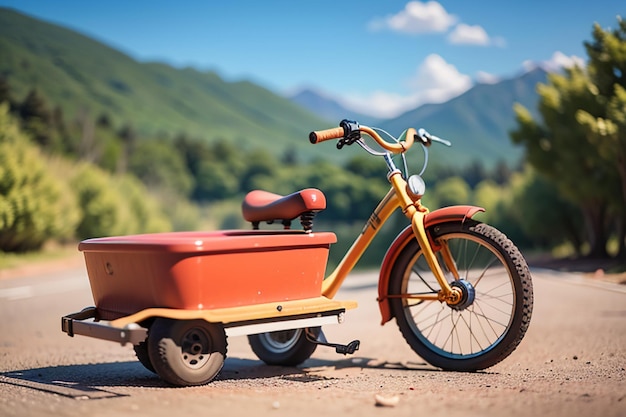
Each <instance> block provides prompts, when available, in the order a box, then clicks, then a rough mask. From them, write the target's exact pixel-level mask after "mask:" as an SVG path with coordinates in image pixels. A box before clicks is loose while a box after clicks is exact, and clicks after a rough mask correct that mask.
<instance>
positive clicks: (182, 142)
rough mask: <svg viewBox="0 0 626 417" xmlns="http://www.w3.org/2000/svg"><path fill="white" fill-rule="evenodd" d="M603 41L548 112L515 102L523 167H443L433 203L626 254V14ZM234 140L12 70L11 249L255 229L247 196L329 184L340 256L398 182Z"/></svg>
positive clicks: (522, 241) (1, 130) (539, 239)
mask: <svg viewBox="0 0 626 417" xmlns="http://www.w3.org/2000/svg"><path fill="white" fill-rule="evenodd" d="M592 38H593V39H592V40H591V41H588V42H585V47H586V50H587V53H588V63H587V65H586V68H578V67H575V68H570V69H567V70H566V71H565V72H564V73H560V74H550V75H549V77H548V82H547V83H546V84H539V85H538V86H537V91H538V92H539V95H540V102H539V104H538V114H540V116H541V117H539V118H538V119H537V118H533V116H532V115H531V114H532V112H531V111H530V110H534V109H527V108H525V107H522V106H521V105H518V106H516V108H515V112H516V117H517V119H516V128H515V129H514V130H513V131H512V132H511V139H512V141H513V142H514V143H517V144H520V145H522V146H523V147H524V150H525V157H524V160H523V161H522V163H520V164H519V166H516V167H510V166H508V165H507V164H506V163H505V162H504V161H502V162H500V163H497V164H496V165H495V166H494V167H490V168H485V167H484V166H483V165H482V164H481V163H479V162H475V163H472V164H469V165H466V166H456V165H454V166H445V165H441V164H433V165H432V169H429V170H427V171H426V173H425V174H424V179H425V181H426V184H427V191H426V194H425V196H424V198H423V201H424V203H425V205H427V206H428V207H430V208H431V209H435V208H437V207H443V206H448V205H454V204H475V205H478V206H481V207H484V208H485V209H486V212H485V213H484V214H482V215H481V216H482V217H481V219H482V220H484V221H486V222H488V223H490V224H492V225H493V226H495V227H496V228H498V229H500V230H501V231H503V232H504V233H506V234H507V235H508V236H509V237H510V238H511V239H512V240H513V241H514V242H515V243H516V244H517V245H518V246H520V247H521V248H522V249H524V250H525V251H528V252H532V253H542V252H544V253H550V254H552V255H554V256H590V257H597V258H609V257H613V258H618V259H626V249H625V235H626V214H625V213H626V23H624V21H622V20H618V29H616V30H614V31H605V30H603V29H601V28H600V27H598V26H594V28H593V31H592ZM118 119H119V118H118ZM323 127H328V126H322V128H323ZM317 128H320V126H311V130H313V129H317ZM232 139H233V138H227V137H224V138H223V139H220V138H218V139H212V140H210V141H209V140H206V138H202V137H198V136H190V135H188V134H187V133H186V132H180V133H179V134H177V135H173V136H168V135H146V134H141V133H138V130H136V129H135V128H134V126H133V120H125V121H123V122H121V123H120V122H119V121H118V122H117V123H114V122H113V121H112V118H111V116H110V115H108V114H106V113H101V114H90V113H89V112H87V111H84V112H80V111H79V112H77V114H72V115H71V116H66V115H65V114H64V113H63V110H62V109H61V107H60V106H58V104H57V103H54V102H52V101H51V100H50V98H48V97H46V96H45V95H44V94H43V93H41V92H40V91H38V89H37V88H34V87H33V88H32V89H31V90H30V91H29V92H28V93H27V94H26V95H25V96H18V97H16V96H15V94H14V92H13V89H12V86H11V80H10V78H9V77H0V250H1V251H2V252H5V253H9V252H15V253H24V252H32V251H38V250H41V248H42V247H43V246H44V245H45V244H46V243H47V242H50V241H55V242H60V243H70V244H72V243H75V242H77V241H78V240H81V239H85V238H90V237H99V236H107V235H108V236H111V235H121V234H134V233H149V232H159V231H173V230H202V229H204V230H208V229H218V228H227V229H229V228H247V227H250V226H249V225H246V224H245V222H244V221H243V219H242V217H241V214H240V202H241V200H242V198H243V196H244V195H245V193H246V192H248V191H250V190H252V189H256V188H261V189H265V190H268V191H271V192H274V193H278V194H288V193H291V192H293V191H296V190H298V189H300V188H306V187H316V188H319V189H321V190H322V191H323V192H324V194H325V195H326V197H327V201H328V207H327V209H326V210H325V211H324V212H322V213H320V215H319V216H318V218H319V220H318V222H317V223H316V226H315V228H316V230H334V231H335V232H336V233H337V235H338V236H339V243H338V244H337V245H336V246H337V248H336V249H334V250H333V252H332V256H333V257H334V258H335V260H336V259H337V258H338V257H340V256H341V255H343V252H344V251H345V249H346V248H347V246H348V245H349V244H350V243H351V241H352V240H353V239H354V238H355V237H356V235H357V234H358V233H359V232H360V230H361V228H362V225H363V224H364V223H365V221H367V218H368V217H369V215H370V213H371V211H372V210H373V209H374V207H375V206H376V204H377V202H378V201H379V200H380V198H382V197H383V196H384V194H385V193H386V191H387V189H388V187H389V185H388V183H387V180H386V172H385V170H386V167H385V165H384V163H383V161H381V160H378V159H376V158H372V157H370V156H369V155H367V154H365V153H361V154H356V156H352V157H351V158H349V159H347V161H346V162H345V163H337V161H336V160H331V159H326V158H321V157H314V158H313V159H311V160H307V161H304V160H299V158H298V154H297V153H296V152H295V151H294V149H290V148H287V149H284V151H283V154H282V155H281V156H276V154H275V153H271V152H269V151H268V150H267V149H264V148H258V147H257V148H247V147H241V146H238V145H237V141H236V140H232ZM303 140H305V139H304V138H303ZM318 146H323V145H318ZM435 146H436V145H435ZM329 152H337V150H335V149H334V148H333V149H330V147H329ZM416 153H417V154H420V153H419V151H418V152H416ZM414 162H415V161H412V163H414ZM418 165H419V164H418ZM403 221H404V219H403V218H402V216H398V218H397V219H395V218H394V221H393V224H392V226H391V227H390V228H389V230H384V231H383V233H382V236H381V238H380V239H379V240H380V243H379V244H378V245H377V246H375V247H373V248H371V249H370V252H371V255H370V256H366V259H365V260H364V261H365V263H366V264H371V265H375V264H376V263H377V262H379V260H380V259H381V258H382V256H383V254H384V248H385V245H386V244H388V242H389V239H391V238H392V237H393V236H394V235H395V233H397V231H398V230H399V229H400V228H401V227H404V224H405V223H404V222H403ZM625 263H626V262H625Z"/></svg>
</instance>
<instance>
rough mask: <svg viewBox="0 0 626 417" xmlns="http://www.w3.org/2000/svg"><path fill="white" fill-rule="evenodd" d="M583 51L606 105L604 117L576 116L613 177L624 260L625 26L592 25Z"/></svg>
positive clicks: (625, 166)
mask: <svg viewBox="0 0 626 417" xmlns="http://www.w3.org/2000/svg"><path fill="white" fill-rule="evenodd" d="M585 48H586V50H587V54H588V55H589V65H588V72H589V76H590V78H591V79H592V80H593V82H594V84H595V85H596V86H597V90H598V97H599V98H598V99H599V100H601V101H602V102H605V103H606V113H605V114H604V115H599V116H597V115H594V114H592V113H590V112H588V111H586V109H581V110H579V111H578V113H577V115H576V116H577V121H578V122H579V123H580V124H581V125H582V126H583V128H584V129H585V132H586V134H587V136H588V140H589V141H590V142H591V143H592V144H594V145H595V146H596V147H597V148H598V150H599V153H600V156H601V158H603V159H604V161H605V162H606V163H607V164H608V165H609V166H612V167H614V168H615V171H616V173H617V176H618V181H619V184H620V185H619V190H620V192H619V193H614V194H613V195H614V196H615V201H614V206H613V210H614V212H615V213H616V215H617V216H618V218H619V228H620V232H619V236H618V240H619V244H620V249H619V254H620V256H621V257H622V258H623V259H626V239H625V237H626V22H625V21H624V20H622V19H621V18H618V28H617V29H615V30H613V31H608V30H607V31H605V30H603V29H602V28H601V27H600V26H599V25H597V24H596V25H595V26H594V30H593V41H592V42H585Z"/></svg>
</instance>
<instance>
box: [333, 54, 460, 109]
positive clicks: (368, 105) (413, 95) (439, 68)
mask: <svg viewBox="0 0 626 417" xmlns="http://www.w3.org/2000/svg"><path fill="white" fill-rule="evenodd" d="M471 86H472V80H471V78H470V77H469V76H468V75H465V74H461V73H460V72H459V71H458V70H457V69H456V67H455V66H454V65H451V64H449V63H447V62H446V61H445V60H444V59H443V58H442V57H441V56H439V55H437V54H432V55H429V56H428V57H426V59H425V60H424V62H423V63H422V64H421V65H420V66H419V67H418V68H417V71H416V72H415V74H414V75H413V76H412V77H411V78H410V79H409V80H407V87H408V89H407V93H406V94H397V93H387V92H384V91H375V92H373V93H371V94H369V95H366V96H364V95H351V96H350V97H349V98H348V99H344V100H342V104H343V105H344V106H346V107H347V108H350V109H352V110H354V111H358V112H360V113H365V114H369V115H372V116H377V117H395V116H398V115H400V114H402V113H403V112H405V111H408V110H412V109H414V108H416V107H418V106H420V105H422V104H426V103H442V102H445V101H447V100H449V99H451V98H454V97H456V96H458V95H459V94H462V93H464V92H465V91H467V90H468V89H469V88H470V87H471Z"/></svg>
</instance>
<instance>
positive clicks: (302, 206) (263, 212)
mask: <svg viewBox="0 0 626 417" xmlns="http://www.w3.org/2000/svg"><path fill="white" fill-rule="evenodd" d="M325 208H326V196H324V193H322V192H321V191H320V190H318V189H316V188H306V189H304V190H300V191H297V192H295V193H292V194H289V195H286V196H282V195H278V194H274V193H270V192H267V191H262V190H254V191H250V192H249V193H248V194H247V195H246V197H245V198H244V200H243V203H242V205H241V210H242V212H243V218H244V219H246V221H249V222H251V223H252V228H253V229H254V230H258V228H259V223H260V222H267V223H270V224H271V223H273V222H275V221H281V222H282V224H283V226H284V227H285V229H290V228H291V221H292V220H294V219H295V218H297V217H300V223H301V224H302V227H303V228H304V230H305V231H307V232H310V231H311V230H312V228H313V217H315V213H317V212H319V211H322V210H324V209H325Z"/></svg>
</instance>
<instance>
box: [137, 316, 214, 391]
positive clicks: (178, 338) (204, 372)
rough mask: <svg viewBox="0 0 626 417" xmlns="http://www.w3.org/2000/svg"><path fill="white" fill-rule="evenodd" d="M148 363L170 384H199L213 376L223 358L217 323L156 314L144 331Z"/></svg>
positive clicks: (211, 378) (204, 382) (208, 380)
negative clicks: (148, 357) (164, 316)
mask: <svg viewBox="0 0 626 417" xmlns="http://www.w3.org/2000/svg"><path fill="white" fill-rule="evenodd" d="M148 353H149V356H150V363H151V364H152V366H153V367H154V370H155V371H156V373H157V374H158V375H159V376H160V377H161V378H162V379H163V380H164V381H166V382H168V383H170V384H172V385H178V386H189V385H203V384H206V383H208V382H210V381H211V380H213V378H215V377H216V376H217V374H218V373H219V372H220V370H221V369H222V366H223V365H224V360H225V358H226V334H225V332H224V329H223V327H222V326H221V325H219V324H216V323H209V322H207V321H204V320H172V319H166V318H157V319H156V320H155V321H154V323H153V324H152V327H151V328H150V333H149V335H148Z"/></svg>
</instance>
